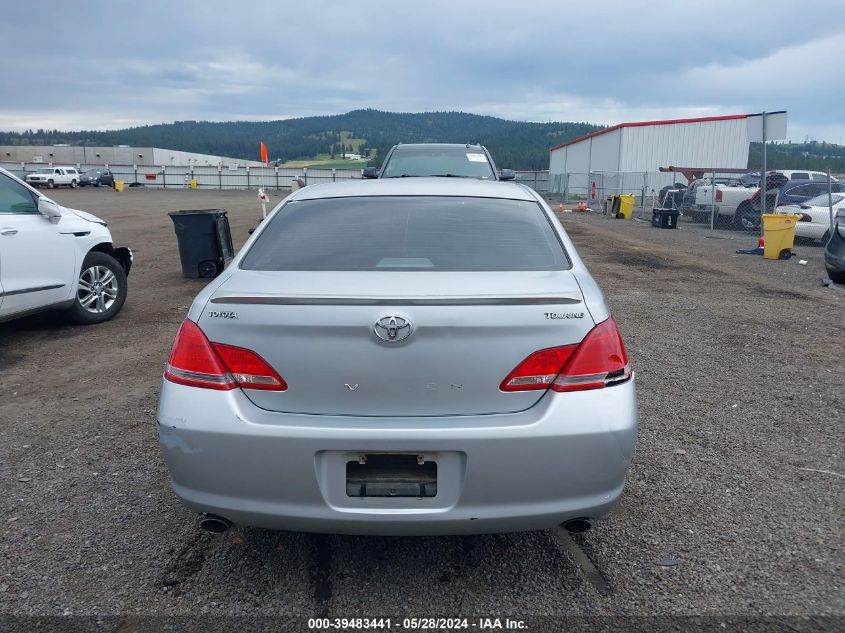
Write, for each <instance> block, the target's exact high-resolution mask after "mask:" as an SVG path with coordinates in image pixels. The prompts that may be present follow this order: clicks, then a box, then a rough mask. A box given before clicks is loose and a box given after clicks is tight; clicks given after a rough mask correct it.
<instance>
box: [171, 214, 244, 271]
mask: <svg viewBox="0 0 845 633" xmlns="http://www.w3.org/2000/svg"><path fill="white" fill-rule="evenodd" d="M167 215H169V216H170V219H171V220H173V226H174V228H175V229H176V240H177V241H178V242H179V258H180V259H181V260H182V275H183V276H185V277H192V278H195V277H207V278H211V277H216V276H217V275H219V274H220V273H221V272H223V268H225V266H226V264H228V263H229V262H230V261H232V258H233V257H234V256H235V250H234V248H232V233H231V232H230V230H229V218H227V217H226V210H225V209H189V210H184V211H172V212H171V213H168V214H167Z"/></svg>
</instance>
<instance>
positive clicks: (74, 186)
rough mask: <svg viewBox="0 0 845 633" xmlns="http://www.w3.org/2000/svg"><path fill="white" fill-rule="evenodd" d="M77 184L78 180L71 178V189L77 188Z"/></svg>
mask: <svg viewBox="0 0 845 633" xmlns="http://www.w3.org/2000/svg"><path fill="white" fill-rule="evenodd" d="M76 184H77V183H76V181H75V180H71V181H70V188H71V189H76Z"/></svg>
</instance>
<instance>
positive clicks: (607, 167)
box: [549, 114, 760, 196]
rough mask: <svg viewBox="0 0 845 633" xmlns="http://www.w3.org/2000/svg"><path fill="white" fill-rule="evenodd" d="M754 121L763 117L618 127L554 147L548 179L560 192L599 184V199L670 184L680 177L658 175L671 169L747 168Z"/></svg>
mask: <svg viewBox="0 0 845 633" xmlns="http://www.w3.org/2000/svg"><path fill="white" fill-rule="evenodd" d="M754 119H757V120H759V119H760V115H750V114H734V115H729V116H713V117H700V118H695V119H671V120H665V121H640V122H636V123H620V124H619V125H614V126H612V127H608V128H605V129H603V130H598V131H596V132H593V133H592V134H587V135H586V136H582V137H580V138H577V139H574V140H572V141H568V142H566V143H562V144H560V145H556V146H555V147H552V148H551V149H550V151H551V156H550V162H549V179H550V181H552V182H555V183H556V185H555V187H556V189H557V190H558V191H563V189H564V188H566V189H568V191H569V192H572V193H582V194H583V193H584V192H589V191H590V189H591V188H592V183H593V182H596V183H598V192H597V193H598V196H601V195H603V194H604V193H635V194H639V193H640V191H641V189H642V188H646V189H647V190H648V191H650V190H651V189H659V188H660V187H662V186H664V185H667V184H671V183H672V182H674V181H675V180H676V179H677V178H678V177H679V176H678V175H675V174H671V173H659V172H658V169H659V168H660V167H668V166H670V165H674V166H678V167H705V168H706V167H714V168H717V169H718V168H734V169H744V168H746V167H747V166H748V144H749V138H750V136H749V135H750V134H751V135H752V136H751V137H753V125H754V122H753V121H754ZM758 125H759V122H758ZM563 175H566V176H563ZM680 179H681V182H683V181H684V179H683V177H680ZM648 191H647V192H646V193H648Z"/></svg>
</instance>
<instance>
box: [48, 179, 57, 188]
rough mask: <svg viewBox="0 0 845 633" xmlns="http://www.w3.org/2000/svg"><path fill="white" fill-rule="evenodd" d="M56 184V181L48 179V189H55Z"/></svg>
mask: <svg viewBox="0 0 845 633" xmlns="http://www.w3.org/2000/svg"><path fill="white" fill-rule="evenodd" d="M55 186H56V183H54V182H53V181H52V180H48V181H47V189H53V188H54V187H55Z"/></svg>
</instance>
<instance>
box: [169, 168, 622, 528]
mask: <svg viewBox="0 0 845 633" xmlns="http://www.w3.org/2000/svg"><path fill="white" fill-rule="evenodd" d="M636 425H637V403H636V394H635V389H634V377H633V373H632V371H631V367H630V365H629V363H628V356H627V353H626V351H625V346H624V345H623V343H622V338H621V336H620V334H619V330H618V329H617V326H616V322H615V321H614V319H613V317H612V316H611V315H610V313H609V311H608V308H607V305H606V304H605V302H604V299H603V297H602V294H601V291H600V290H599V288H598V286H597V285H596V283H595V282H594V281H593V279H592V277H591V276H590V274H589V273H588V272H587V269H586V268H585V266H584V264H583V263H582V262H581V260H580V258H579V257H578V254H577V253H576V252H575V248H574V247H573V245H572V242H571V241H570V240H569V237H568V236H567V235H566V233H565V231H564V230H563V228H562V227H561V225H560V223H559V222H558V220H557V219H556V218H555V216H554V214H553V213H552V211H551V210H550V209H549V207H548V205H547V204H546V203H545V202H544V201H543V199H542V198H540V197H539V196H538V195H537V194H536V193H535V192H534V191H532V190H531V189H528V188H527V187H524V186H522V185H518V184H511V183H503V182H485V181H479V180H474V179H473V180H469V179H447V178H439V179H438V178H410V179H397V180H365V181H349V182H343V183H333V184H325V185H316V186H310V187H306V188H303V189H301V190H299V191H297V192H296V193H294V194H293V195H291V196H289V197H288V198H287V199H285V200H284V201H283V202H282V203H281V204H280V205H279V206H278V207H277V208H276V209H274V210H273V213H272V214H271V215H269V216H268V218H267V220H265V221H264V222H263V223H262V224H261V225H260V226H259V228H258V229H257V230H256V231H255V233H254V234H253V235H252V236H251V238H250V239H249V240H248V242H247V243H246V245H245V246H244V247H243V249H242V250H241V252H240V253H239V254H238V256H237V257H236V258H235V259H234V261H233V262H232V264H231V265H230V266H229V268H228V269H227V270H226V271H225V272H224V273H223V274H222V275H220V277H218V278H217V279H216V280H214V281H213V282H212V283H211V284H209V285H208V286H207V287H206V288H205V289H204V290H203V291H202V292H200V293H199V295H198V296H197V298H196V299H195V300H194V302H193V304H192V305H191V308H190V310H189V312H188V316H187V318H186V319H185V321H184V322H183V323H182V325H181V327H180V329H179V333H178V334H177V336H176V340H175V342H174V344H173V348H172V350H171V352H170V358H169V360H168V362H167V365H166V368H165V371H164V381H163V384H162V389H161V396H160V400H159V407H158V437H159V440H160V444H161V448H162V451H163V454H164V459H165V461H166V463H167V466H168V468H169V470H170V475H171V478H172V484H173V489H174V491H175V492H176V494H177V495H178V496H179V497H180V498H181V499H182V500H183V501H184V502H185V503H186V504H187V505H188V506H189V507H191V508H192V509H194V510H195V511H197V512H199V513H201V514H202V515H203V519H202V520H201V525H202V526H203V527H205V528H206V529H208V530H210V531H217V532H222V531H225V530H226V529H227V528H228V527H229V526H230V525H231V524H232V523H235V524H239V525H251V526H259V527H265V528H273V529H284V530H297V531H307V532H331V533H349V534H383V535H389V534H471V533H484V532H506V531H520V530H535V529H545V528H550V527H553V526H556V525H558V524H563V525H564V526H565V527H567V528H568V529H570V530H572V531H580V530H583V529H587V528H588V527H589V526H590V521H592V520H593V519H595V518H597V517H600V516H602V515H605V514H606V513H607V512H608V511H609V510H610V508H611V507H612V506H613V505H614V503H615V502H616V501H617V500H618V499H619V496H620V495H621V493H622V489H623V486H624V483H625V476H626V473H627V471H628V467H629V465H630V463H631V458H632V455H633V451H634V442H635V436H636Z"/></svg>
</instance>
